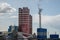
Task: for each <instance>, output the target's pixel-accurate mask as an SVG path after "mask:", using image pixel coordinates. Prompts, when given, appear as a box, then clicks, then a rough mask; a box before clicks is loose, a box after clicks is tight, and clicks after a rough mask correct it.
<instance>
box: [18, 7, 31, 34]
mask: <svg viewBox="0 0 60 40" xmlns="http://www.w3.org/2000/svg"><path fill="white" fill-rule="evenodd" d="M19 31H20V32H24V33H28V34H32V16H31V15H30V14H29V9H28V8H27V7H23V9H22V8H19Z"/></svg>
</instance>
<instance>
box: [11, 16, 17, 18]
mask: <svg viewBox="0 0 60 40" xmlns="http://www.w3.org/2000/svg"><path fill="white" fill-rule="evenodd" d="M10 18H18V16H10Z"/></svg>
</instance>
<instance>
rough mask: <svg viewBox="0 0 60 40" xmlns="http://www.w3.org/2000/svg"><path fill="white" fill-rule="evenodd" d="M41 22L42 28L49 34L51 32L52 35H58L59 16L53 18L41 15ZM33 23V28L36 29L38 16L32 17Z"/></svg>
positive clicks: (59, 26)
mask: <svg viewBox="0 0 60 40" xmlns="http://www.w3.org/2000/svg"><path fill="white" fill-rule="evenodd" d="M41 21H42V27H44V28H47V29H48V31H49V32H50V33H51V32H52V33H54V32H57V33H59V30H60V15H55V16H47V15H42V19H41ZM33 23H36V24H37V26H35V25H33V26H34V27H36V28H37V27H38V25H39V16H38V14H35V15H33ZM34 30H35V29H34Z"/></svg>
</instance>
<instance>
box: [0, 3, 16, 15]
mask: <svg viewBox="0 0 60 40" xmlns="http://www.w3.org/2000/svg"><path fill="white" fill-rule="evenodd" d="M15 11H16V9H15V8H13V7H11V5H10V4H8V3H0V15H1V13H12V12H15Z"/></svg>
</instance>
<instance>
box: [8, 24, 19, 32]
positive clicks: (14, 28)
mask: <svg viewBox="0 0 60 40" xmlns="http://www.w3.org/2000/svg"><path fill="white" fill-rule="evenodd" d="M13 30H15V31H16V32H17V31H18V26H15V25H14V26H12V25H10V26H9V28H8V32H13Z"/></svg>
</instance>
